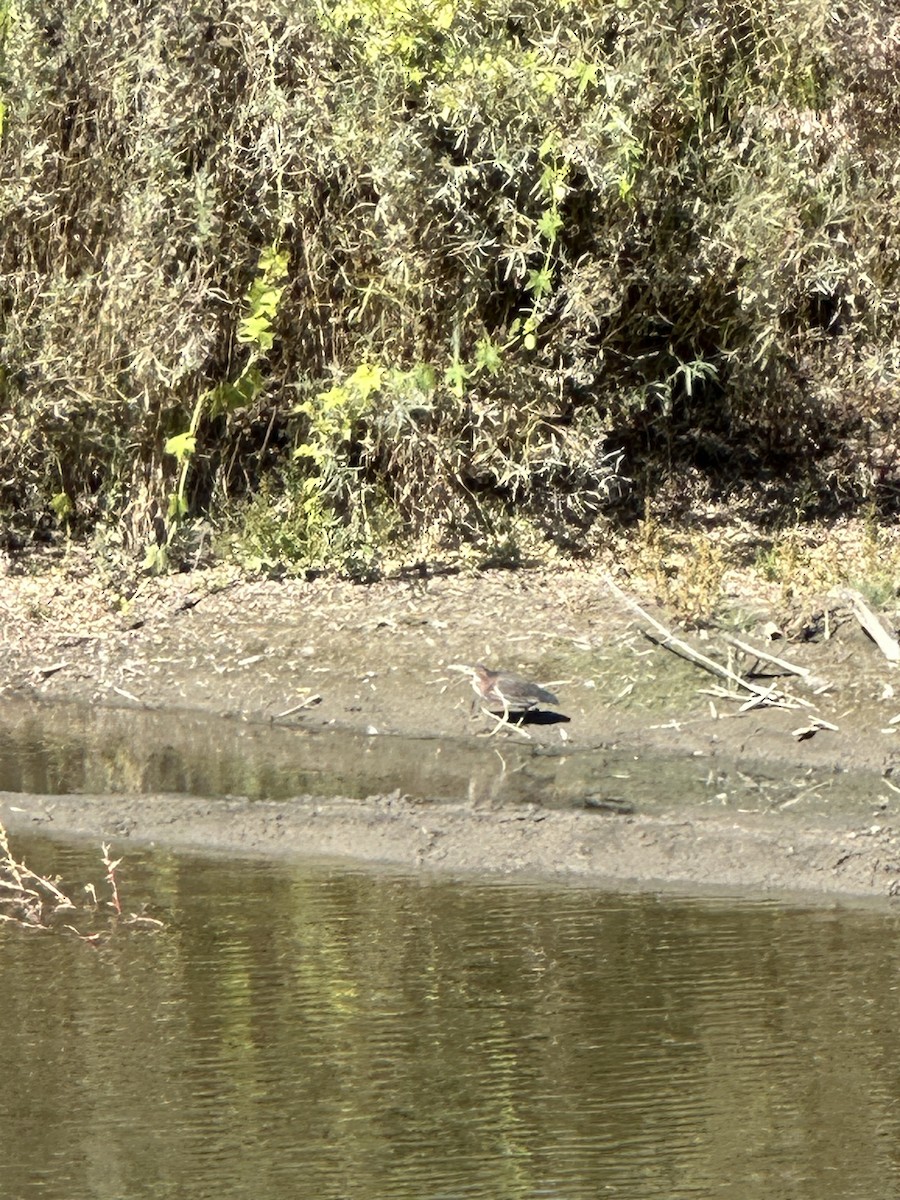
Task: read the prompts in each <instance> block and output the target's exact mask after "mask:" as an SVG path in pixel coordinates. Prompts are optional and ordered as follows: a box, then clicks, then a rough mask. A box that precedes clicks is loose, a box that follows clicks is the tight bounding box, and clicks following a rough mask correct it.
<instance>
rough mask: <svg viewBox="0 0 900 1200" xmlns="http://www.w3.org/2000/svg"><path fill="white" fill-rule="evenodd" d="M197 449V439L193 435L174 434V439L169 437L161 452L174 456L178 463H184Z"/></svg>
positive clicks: (188, 433)
mask: <svg viewBox="0 0 900 1200" xmlns="http://www.w3.org/2000/svg"><path fill="white" fill-rule="evenodd" d="M196 449H197V438H196V436H195V435H194V434H193V433H190V432H187V433H176V434H175V436H174V437H170V438H169V439H168V440H167V441H166V444H165V446H163V450H164V451H165V453H166V454H174V455H175V457H176V458H177V459H178V461H179V462H180V463H181V462H184V460H185V459H186V458H190V457H191V455H192V454H193V453H194V451H195V450H196Z"/></svg>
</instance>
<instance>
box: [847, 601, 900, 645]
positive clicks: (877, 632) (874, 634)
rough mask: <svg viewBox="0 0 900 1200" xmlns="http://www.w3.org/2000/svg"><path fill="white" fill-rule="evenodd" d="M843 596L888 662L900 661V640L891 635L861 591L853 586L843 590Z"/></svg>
mask: <svg viewBox="0 0 900 1200" xmlns="http://www.w3.org/2000/svg"><path fill="white" fill-rule="evenodd" d="M841 597H842V599H844V600H847V601H848V602H849V604H850V607H851V609H852V610H853V615H854V617H856V619H857V621H859V623H860V625H862V627H863V629H864V630H865V631H866V633H867V634H868V635H869V637H870V638H871V639H872V641H873V642H874V643H875V645H876V646H877V647H878V649H879V650H880V651H881V653H882V654H883V655H884V657H885V658H886V659H887V660H888V662H893V663H895V662H900V642H898V641H897V639H896V638H892V637H891V635H890V634H889V633H888V631H887V630H886V629H885V627H884V626H883V625H882V623H881V622H880V621H879V620H878V618H877V617H876V616H875V614H874V613H873V612H872V610H871V608H869V606H868V604H866V602H865V600H863V598H862V596H861V595H860V594H859V592H856V591H854V590H853V589H852V588H844V590H843V591H842V592H841Z"/></svg>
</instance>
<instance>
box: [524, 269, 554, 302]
mask: <svg viewBox="0 0 900 1200" xmlns="http://www.w3.org/2000/svg"><path fill="white" fill-rule="evenodd" d="M525 286H526V287H527V288H528V290H529V292H531V294H532V295H533V296H534V298H535V300H540V299H541V298H542V297H543V296H546V295H547V294H548V293H549V292H552V291H553V277H552V275H551V274H550V272H549V271H548V270H547V268H546V267H541V268H540V270H537V271H529V272H528V278H527V280H526V281H525Z"/></svg>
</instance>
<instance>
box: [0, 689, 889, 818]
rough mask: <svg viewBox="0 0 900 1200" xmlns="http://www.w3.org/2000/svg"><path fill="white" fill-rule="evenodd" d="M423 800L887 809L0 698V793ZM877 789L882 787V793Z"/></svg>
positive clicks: (796, 783)
mask: <svg viewBox="0 0 900 1200" xmlns="http://www.w3.org/2000/svg"><path fill="white" fill-rule="evenodd" d="M398 788H399V790H400V791H401V792H402V793H404V794H408V795H412V796H423V797H428V798H429V799H430V800H442V799H451V800H454V801H455V800H459V798H460V797H467V798H468V799H469V800H472V801H475V802H490V803H497V804H519V803H533V802H534V799H535V797H536V796H539V797H540V801H541V804H542V805H543V806H545V807H562V808H565V807H571V806H572V805H577V806H579V807H580V806H581V804H582V803H583V801H584V797H585V796H586V795H590V794H598V795H600V796H602V797H609V798H613V799H620V800H625V801H627V802H628V803H632V804H634V805H635V806H636V807H638V808H639V809H640V810H641V811H642V812H651V811H654V810H658V809H660V808H664V809H667V808H669V807H671V803H672V800H673V798H675V799H677V803H678V805H679V807H681V808H684V807H685V806H687V805H693V806H696V807H701V808H709V807H713V808H715V809H717V810H721V809H723V808H731V809H734V810H739V811H742V812H769V813H775V814H777V813H779V812H785V813H790V814H793V815H805V814H811V813H815V814H817V815H820V816H826V817H833V816H835V815H836V814H839V813H840V814H844V815H849V816H852V817H853V818H859V817H863V818H871V816H872V812H873V798H874V799H875V800H877V801H879V805H881V803H882V801H883V802H884V803H886V802H887V797H881V796H880V793H879V792H878V791H877V790H875V791H874V795H873V788H874V784H873V779H872V776H871V775H869V774H867V773H858V774H852V773H835V772H834V771H828V770H820V771H812V770H802V771H796V772H784V771H782V770H781V769H780V768H778V767H773V766H772V765H771V764H768V765H767V764H761V765H759V766H757V767H754V766H753V765H752V764H750V765H748V764H743V765H742V766H741V767H735V766H728V765H727V764H725V763H712V762H710V761H709V760H706V759H694V758H690V757H685V756H673V757H671V758H667V759H662V758H660V757H658V756H655V755H641V754H637V753H636V752H635V751H634V750H615V749H602V750H596V749H594V750H580V751H574V752H571V751H566V750H565V748H559V749H558V750H557V751H556V752H555V753H547V752H546V748H540V747H536V746H528V745H523V744H521V743H506V744H503V745H502V746H499V745H498V744H497V743H495V742H493V741H490V740H487V739H480V738H470V739H459V738H457V739H440V738H430V739H415V738H400V737H366V736H365V735H364V734H356V733H350V732H346V731H340V730H334V731H328V732H317V733H311V732H309V731H306V730H303V729H300V728H291V727H287V726H278V725H272V724H268V723H256V724H254V723H250V722H244V721H225V720H223V719H222V718H220V717H216V716H209V715H203V714H198V713H180V712H164V711H146V710H138V711H135V710H131V709H129V710H121V709H120V710H117V709H110V708H103V707H102V706H96V707H90V706H87V705H78V704H59V705H46V704H39V703H28V702H25V701H22V700H20V699H15V700H12V701H10V700H6V699H3V698H2V697H0V791H11V792H24V793H29V794H32V795H34V794H54V793H69V794H71V793H76V792H77V793H95V794H100V793H116V792H125V793H132V794H134V793H140V794H146V793H148V792H165V793H181V794H190V795H196V796H204V797H221V796H229V795H237V796H244V797H247V798H248V799H250V800H262V799H264V800H284V799H287V798H290V797H293V796H297V795H301V794H313V795H321V796H336V795H339V796H349V797H365V796H370V795H373V794H375V793H388V792H392V791H394V790H395V789H398ZM885 791H886V789H885Z"/></svg>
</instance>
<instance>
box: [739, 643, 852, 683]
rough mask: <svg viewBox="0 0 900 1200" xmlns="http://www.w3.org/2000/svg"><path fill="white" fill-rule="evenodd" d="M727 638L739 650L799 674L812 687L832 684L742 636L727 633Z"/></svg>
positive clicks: (788, 671) (789, 672)
mask: <svg viewBox="0 0 900 1200" xmlns="http://www.w3.org/2000/svg"><path fill="white" fill-rule="evenodd" d="M725 640H726V642H729V643H730V644H731V645H732V646H736V647H737V649H738V650H743V652H744V653H745V654H752V655H754V656H755V657H756V658H758V659H760V661H761V662H768V663H772V664H773V665H774V666H776V667H780V668H781V669H782V671H786V672H787V673H788V674H789V675H799V676H800V678H801V679H802V680H803V681H804V682H805V683H808V684H809V686H810V687H811V688H824V687H830V686H831V685H830V684H828V683H826V682H825V680H824V679H819V678H818V676H816V675H813V673H812V671H810V669H809V668H808V667H800V666H798V665H797V664H796V663H792V662H788V660H787V659H786V658H776V657H775V655H774V654H768V653H767V652H766V651H765V650H759V649H757V647H756V646H751V645H750V643H749V642H742V641H741V640H740V638H736V637H731V636H730V635H727V636H726V638H725Z"/></svg>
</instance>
